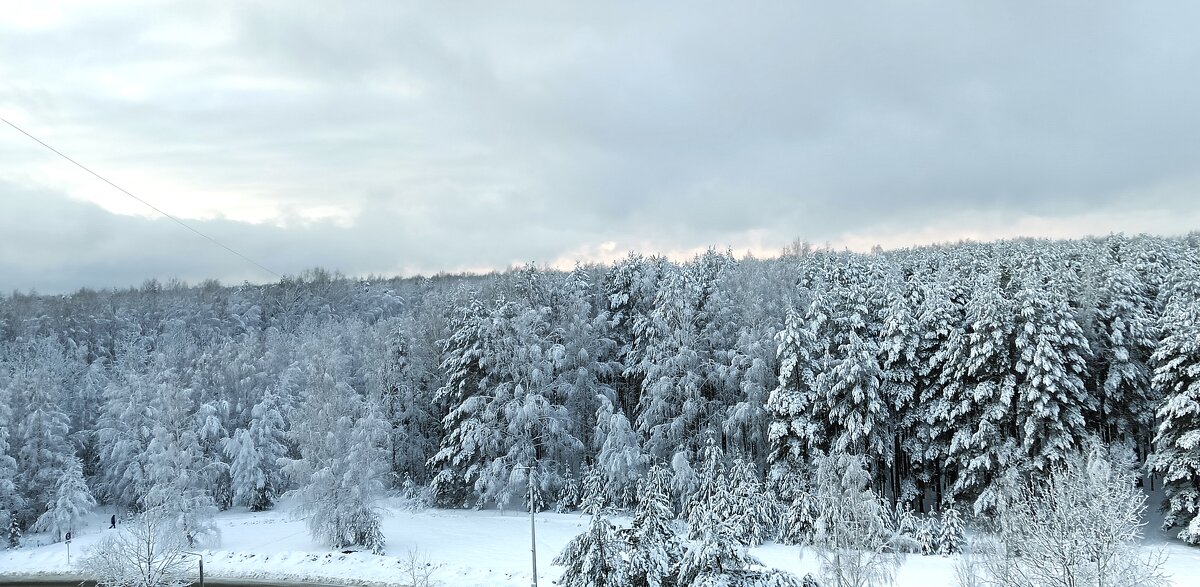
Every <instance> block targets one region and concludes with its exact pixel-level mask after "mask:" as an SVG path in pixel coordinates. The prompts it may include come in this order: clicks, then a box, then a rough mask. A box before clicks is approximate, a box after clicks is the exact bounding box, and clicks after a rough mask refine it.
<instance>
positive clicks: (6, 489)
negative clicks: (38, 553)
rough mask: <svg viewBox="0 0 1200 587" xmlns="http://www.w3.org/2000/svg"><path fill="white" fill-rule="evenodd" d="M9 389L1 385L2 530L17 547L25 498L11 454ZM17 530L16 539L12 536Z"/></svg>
mask: <svg viewBox="0 0 1200 587" xmlns="http://www.w3.org/2000/svg"><path fill="white" fill-rule="evenodd" d="M8 398H9V394H8V390H7V389H5V388H4V386H3V385H0V532H4V533H6V534H7V535H8V536H9V539H8V540H7V541H6V542H7V544H8V546H9V548H15V547H16V546H17V541H18V540H19V539H20V536H21V520H20V517H19V516H18V513H17V512H18V510H19V509H21V507H22V506H23V505H24V502H25V499H24V497H22V495H21V492H20V491H18V489H17V461H16V459H14V458H12V456H10V455H9V445H8V431H9V430H10V429H11V428H10V426H11V425H12V408H10V407H9V399H8ZM13 530H15V531H16V534H15V539H13V538H12V536H13Z"/></svg>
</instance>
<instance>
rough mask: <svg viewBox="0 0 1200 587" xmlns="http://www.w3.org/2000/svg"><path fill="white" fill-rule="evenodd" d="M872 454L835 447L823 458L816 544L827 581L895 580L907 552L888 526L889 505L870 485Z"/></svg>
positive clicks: (834, 586) (852, 586)
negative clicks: (899, 550) (899, 547)
mask: <svg viewBox="0 0 1200 587" xmlns="http://www.w3.org/2000/svg"><path fill="white" fill-rule="evenodd" d="M870 483H871V478H870V474H869V473H868V472H867V469H866V459H865V458H864V457H862V456H860V455H850V454H847V453H845V452H835V453H831V454H829V455H827V456H822V457H820V458H818V459H817V475H816V487H815V491H814V495H813V500H814V502H815V506H816V511H817V520H816V524H815V525H814V528H813V537H812V546H813V548H815V549H816V551H817V556H818V557H819V558H820V561H821V583H822V584H823V585H828V586H829V587H870V586H873V585H880V584H888V583H891V581H892V579H893V577H894V576H895V573H896V571H897V569H899V567H900V563H901V561H902V555H900V554H897V553H895V552H893V551H894V550H895V540H896V535H895V533H894V532H892V531H891V529H890V528H889V527H888V521H887V505H885V504H884V503H883V500H881V499H880V498H879V496H878V495H876V494H875V492H874V491H872V490H871V488H870Z"/></svg>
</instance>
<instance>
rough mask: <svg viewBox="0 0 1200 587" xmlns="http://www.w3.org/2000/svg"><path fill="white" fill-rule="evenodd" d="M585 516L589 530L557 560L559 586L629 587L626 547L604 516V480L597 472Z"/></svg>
mask: <svg viewBox="0 0 1200 587" xmlns="http://www.w3.org/2000/svg"><path fill="white" fill-rule="evenodd" d="M584 485H585V488H586V489H585V491H584V493H585V495H586V497H585V498H584V504H583V513H585V514H588V515H590V516H591V521H590V522H589V523H588V529H587V531H585V532H584V533H583V534H580V535H578V536H576V537H574V538H572V539H571V540H570V542H568V543H567V545H566V547H564V548H563V551H562V552H561V553H559V555H558V556H557V557H555V558H554V564H556V565H562V566H563V567H565V568H564V569H563V574H562V578H560V579H559V584H560V585H565V586H566V587H606V586H609V585H613V586H617V585H628V584H629V565H628V562H627V557H626V553H625V549H626V545H625V543H624V542H622V541H621V540H619V539H618V538H617V530H616V528H615V527H614V526H613V525H612V523H611V522H609V521H608V519H607V518H606V517H605V515H604V510H605V508H604V501H605V497H604V495H605V491H604V480H603V478H602V477H601V475H600V473H599V472H598V471H595V472H593V473H592V474H591V475H590V476H589V477H588V479H587V480H586V482H585V483H584Z"/></svg>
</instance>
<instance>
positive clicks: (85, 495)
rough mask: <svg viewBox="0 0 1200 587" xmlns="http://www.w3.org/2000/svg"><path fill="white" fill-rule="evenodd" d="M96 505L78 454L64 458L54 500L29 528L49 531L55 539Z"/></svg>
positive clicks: (74, 525)
mask: <svg viewBox="0 0 1200 587" xmlns="http://www.w3.org/2000/svg"><path fill="white" fill-rule="evenodd" d="M94 507H96V498H94V497H92V492H91V490H90V489H88V486H87V481H85V480H84V479H83V463H81V462H80V460H79V458H78V457H74V456H73V457H71V458H69V459H68V460H67V463H66V467H65V468H63V470H62V473H61V474H60V477H59V479H58V486H57V487H56V488H55V491H54V499H53V500H52V501H51V502H50V503H48V504H46V512H45V513H43V514H42V515H41V517H39V518H38V519H37V522H35V523H34V524H33V528H34V529H35V530H37V531H39V532H49V533H50V534H51V535H52V536H54V540H55V541H56V542H57V541H58V539H59V537H61V536H62V535H63V534H64V533H66V532H69V531H71V530H73V529H74V528H76V527H77V526H78V525H79V522H80V521H81V520H83V518H84V517H85V516H87V515H88V514H90V513H91V511H92V508H94Z"/></svg>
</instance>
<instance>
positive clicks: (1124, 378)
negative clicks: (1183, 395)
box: [1091, 264, 1159, 445]
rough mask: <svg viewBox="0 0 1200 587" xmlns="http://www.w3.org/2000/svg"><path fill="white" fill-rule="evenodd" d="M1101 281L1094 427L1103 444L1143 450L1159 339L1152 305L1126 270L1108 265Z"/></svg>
mask: <svg viewBox="0 0 1200 587" xmlns="http://www.w3.org/2000/svg"><path fill="white" fill-rule="evenodd" d="M1102 279H1103V282H1102V283H1101V287H1100V299H1099V300H1098V302H1099V303H1098V305H1097V308H1096V329H1097V332H1096V345H1095V346H1096V349H1095V351H1096V352H1095V355H1094V357H1093V361H1092V369H1091V371H1092V377H1093V378H1094V380H1095V381H1096V384H1095V385H1094V387H1095V388H1096V389H1097V391H1098V392H1099V393H1098V396H1099V397H1098V400H1099V402H1098V406H1097V407H1098V413H1097V418H1096V420H1097V425H1096V426H1095V427H1096V428H1098V430H1097V431H1098V432H1099V434H1100V435H1101V438H1103V439H1105V440H1106V441H1128V442H1138V443H1141V444H1142V445H1144V444H1145V441H1146V439H1148V437H1149V436H1150V435H1151V433H1152V431H1151V430H1150V427H1151V421H1152V419H1153V414H1154V410H1155V407H1156V406H1155V404H1156V402H1157V398H1156V397H1155V396H1154V395H1153V394H1152V393H1151V392H1152V391H1153V390H1154V388H1153V387H1152V386H1151V385H1150V377H1151V373H1150V368H1149V366H1148V364H1149V362H1150V355H1151V354H1152V353H1153V352H1154V348H1155V346H1156V345H1157V344H1158V338H1159V333H1158V325H1157V324H1156V323H1155V320H1154V316H1153V301H1152V300H1151V299H1150V297H1149V295H1148V293H1147V291H1146V290H1147V287H1146V284H1145V283H1143V282H1142V280H1141V278H1140V277H1139V276H1138V275H1137V273H1136V272H1135V271H1134V270H1132V269H1130V268H1128V267H1125V266H1122V265H1119V264H1113V265H1110V266H1108V267H1106V268H1105V269H1104V271H1103V275H1102Z"/></svg>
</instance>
